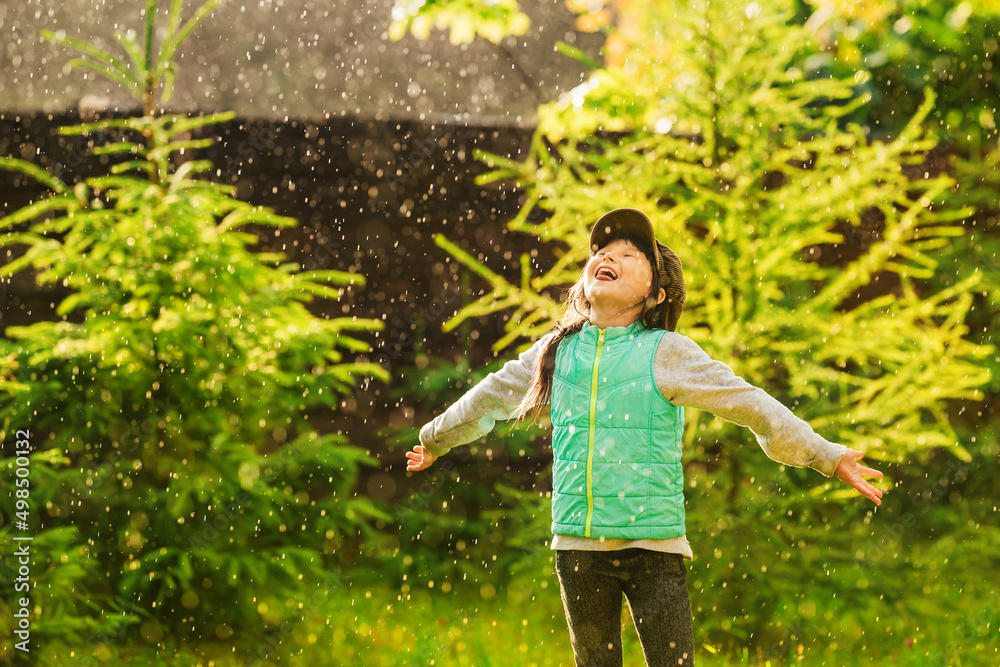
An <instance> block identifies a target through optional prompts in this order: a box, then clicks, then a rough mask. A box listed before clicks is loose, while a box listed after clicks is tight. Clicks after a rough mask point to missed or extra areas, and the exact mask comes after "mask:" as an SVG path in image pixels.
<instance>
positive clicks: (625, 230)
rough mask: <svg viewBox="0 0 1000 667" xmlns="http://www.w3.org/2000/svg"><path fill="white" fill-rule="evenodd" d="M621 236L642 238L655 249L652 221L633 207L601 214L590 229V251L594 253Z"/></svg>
mask: <svg viewBox="0 0 1000 667" xmlns="http://www.w3.org/2000/svg"><path fill="white" fill-rule="evenodd" d="M623 236H631V237H633V238H636V239H639V240H642V241H644V242H645V243H646V245H647V246H648V247H649V248H650V249H653V250H655V249H656V235H655V234H654V233H653V223H652V222H650V221H649V218H647V217H646V214H645V213H643V212H642V211H640V210H638V209H635V208H616V209H615V210H613V211H609V212H608V213H605V214H604V215H602V216H601V219H600V220H598V221H597V224H595V225H594V228H593V229H591V230H590V252H591V253H595V252H597V251H598V250H600V249H601V248H603V247H604V246H606V245H607V244H608V243H610V242H611V241H614V240H615V239H619V238H622V237H623Z"/></svg>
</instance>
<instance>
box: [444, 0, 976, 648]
mask: <svg viewBox="0 0 1000 667" xmlns="http://www.w3.org/2000/svg"><path fill="white" fill-rule="evenodd" d="M617 5H619V7H620V8H621V7H626V8H628V13H627V14H626V13H623V14H621V15H619V17H618V23H617V25H618V26H619V28H618V31H617V32H616V31H615V30H611V32H612V34H613V35H615V36H616V39H614V40H611V39H610V38H609V45H610V46H609V49H608V51H607V52H606V62H605V63H604V65H603V66H598V67H597V68H595V70H594V71H593V72H592V74H591V77H590V78H589V80H588V81H587V82H586V83H585V84H583V85H581V86H580V87H579V88H577V89H576V90H573V91H572V92H571V93H569V94H568V95H566V96H565V98H564V99H562V100H560V101H559V102H557V103H553V104H549V105H545V106H543V107H542V108H540V109H539V128H538V131H537V132H536V134H535V137H534V139H533V143H532V147H531V152H530V155H529V156H528V159H527V160H525V161H524V162H520V163H519V162H513V161H510V160H506V159H504V158H502V157H500V156H495V155H484V156H482V157H483V159H485V160H487V162H488V163H489V164H491V165H492V166H494V167H495V168H496V169H495V171H494V172H493V173H491V174H488V175H486V176H485V177H484V178H483V179H482V180H483V182H488V181H491V180H502V179H512V180H513V181H514V182H515V183H516V184H517V186H518V187H520V188H522V189H523V191H524V193H525V196H526V203H525V205H524V207H523V209H522V210H521V213H520V215H519V216H518V217H517V218H516V219H515V220H514V221H512V223H511V224H510V230H511V231H514V232H521V233H528V234H533V235H537V237H538V238H539V239H540V240H541V241H543V242H546V243H548V244H549V245H550V247H551V248H552V249H553V252H554V253H555V254H556V255H557V261H556V262H555V264H554V266H553V267H552V268H551V269H549V270H547V271H546V272H544V273H542V274H541V275H535V271H534V270H533V267H532V260H531V259H530V257H528V256H524V257H522V258H521V280H520V281H519V282H517V283H511V282H509V281H508V280H506V279H505V278H504V277H503V276H502V275H500V274H499V273H497V272H495V271H493V270H491V269H490V268H488V266H487V264H489V263H490V262H489V261H487V262H485V263H482V262H479V261H476V260H475V258H473V257H471V256H470V255H468V254H467V253H464V252H462V251H461V249H459V248H458V247H457V246H456V245H455V244H453V243H451V242H450V241H448V240H447V239H444V238H440V237H439V238H438V243H439V245H441V246H442V247H443V248H445V249H447V250H448V251H449V252H450V253H451V254H453V256H455V257H456V258H457V259H458V260H459V261H461V262H463V263H464V264H466V265H467V266H468V267H469V268H470V269H471V270H472V271H474V272H476V273H477V274H479V275H480V276H482V277H483V278H485V279H486V280H487V281H488V283H489V289H488V290H487V292H486V293H485V294H484V295H483V296H482V298H480V299H479V300H478V301H477V302H475V303H473V304H470V305H469V306H468V307H466V308H464V309H463V310H462V311H460V312H459V313H458V315H457V317H456V319H455V320H454V321H453V323H454V322H459V321H462V320H464V319H466V318H472V317H478V316H482V315H484V314H488V313H495V312H497V311H506V312H507V314H508V315H509V318H508V320H507V321H508V322H509V325H508V329H507V330H508V336H507V337H506V338H505V339H504V340H502V341H500V342H499V343H498V344H497V347H498V348H500V347H502V346H505V345H508V344H510V343H513V342H515V341H517V340H520V339H522V338H528V339H535V338H537V337H539V336H541V335H542V334H544V333H546V332H547V331H549V329H550V327H551V324H552V322H553V320H554V319H555V316H556V314H557V311H558V307H559V301H560V295H559V288H560V287H563V286H566V285H568V284H571V283H573V282H575V280H576V278H577V277H578V276H579V270H580V266H581V265H582V263H583V261H584V260H585V259H586V256H587V245H588V244H587V234H588V231H589V227H590V226H591V225H592V224H593V222H594V221H595V220H596V219H597V218H598V217H599V216H600V215H601V214H602V213H604V212H606V211H607V210H610V209H612V208H615V207H618V206H634V207H637V208H640V209H642V210H644V211H646V212H647V213H648V214H649V215H650V217H651V218H652V220H653V223H654V225H655V227H656V229H657V235H658V237H659V238H660V239H662V240H664V241H665V242H666V243H668V245H670V246H671V247H673V248H674V250H676V251H677V253H678V254H679V255H680V257H681V259H682V260H683V262H684V268H685V276H686V278H687V283H688V301H687V303H686V307H685V311H684V315H683V316H682V318H681V321H680V328H679V331H680V332H681V333H684V334H686V335H688V336H690V337H691V338H693V339H694V340H696V341H697V342H698V343H699V344H700V345H701V346H702V347H703V348H704V349H705V350H706V351H707V352H708V353H709V354H710V355H711V356H713V357H714V358H716V359H719V360H722V361H724V362H725V363H727V364H729V365H730V366H731V367H732V368H733V370H734V371H735V372H736V373H737V374H738V375H741V376H743V377H745V378H747V379H748V380H749V381H751V382H752V383H754V384H756V385H758V386H761V387H763V388H764V389H766V390H767V391H768V392H769V393H771V394H772V395H774V396H776V397H777V398H779V400H781V401H782V402H783V403H785V404H786V405H787V406H789V407H790V408H792V409H793V410H794V411H795V412H796V414H797V415H799V416H800V417H802V418H803V419H805V420H807V421H808V422H809V423H810V424H811V425H812V426H813V427H814V428H815V429H816V430H817V431H818V432H819V433H820V434H822V435H824V436H825V437H827V438H828V439H830V440H833V441H836V442H841V443H843V444H845V445H848V446H850V447H853V448H856V449H861V450H864V451H866V452H867V453H868V456H869V457H870V458H873V459H875V460H881V461H883V462H898V463H900V464H903V466H904V468H903V469H902V470H905V466H907V465H911V464H914V463H916V464H920V463H927V462H929V461H931V460H933V459H934V458H935V457H938V455H939V453H940V452H950V455H951V456H952V457H954V458H952V461H954V462H957V465H958V466H959V468H960V469H965V466H967V465H968V463H969V462H970V461H971V460H972V457H973V453H972V452H970V443H972V442H975V440H976V438H975V437H973V438H972V439H971V440H969V439H968V436H965V435H963V434H961V433H959V432H957V431H956V428H955V425H954V423H953V415H954V414H955V413H956V410H955V406H956V405H963V404H964V405H966V406H972V407H975V406H976V405H977V402H978V401H981V400H982V399H983V397H984V394H983V391H982V390H983V387H984V386H986V385H987V383H988V381H989V379H990V376H991V373H990V367H989V364H991V363H993V361H994V357H995V354H994V350H993V347H992V346H991V345H989V344H981V343H977V342H975V341H974V340H973V339H972V337H971V336H970V332H969V329H968V325H967V324H966V322H967V319H968V317H969V314H970V311H971V309H972V308H973V307H974V305H975V303H976V298H977V295H979V294H981V293H982V292H981V291H982V290H983V289H984V283H983V272H982V271H981V270H980V269H979V267H977V266H975V265H973V264H968V263H964V264H963V263H959V262H953V261H952V260H953V258H954V257H955V255H954V251H955V249H956V248H960V247H962V245H963V244H966V243H967V242H968V239H969V237H970V235H971V234H970V232H968V231H967V230H966V228H965V227H963V225H962V224H961V223H962V221H963V220H965V219H966V218H967V217H968V216H969V215H970V214H971V213H972V209H971V208H968V207H959V206H956V205H955V204H954V203H953V201H954V200H952V199H950V198H949V193H951V192H952V191H953V189H954V188H955V187H956V182H955V180H954V179H953V178H952V177H950V176H949V175H947V174H946V173H939V172H938V171H937V170H932V169H929V168H928V167H927V164H926V156H927V154H928V152H929V151H931V150H932V149H934V147H935V145H936V142H935V140H934V138H933V137H932V136H930V135H929V134H928V132H927V131H926V129H925V119H926V117H927V114H928V113H929V112H930V110H931V109H932V105H933V95H932V94H931V93H930V91H928V93H927V95H926V99H925V101H924V103H923V105H922V106H921V107H920V109H919V111H918V112H917V113H916V114H915V115H914V116H913V117H912V118H911V119H910V120H909V122H908V123H907V124H906V125H905V127H903V129H902V130H901V131H900V132H899V133H898V134H897V135H896V136H894V137H891V138H888V139H873V138H871V137H869V136H867V134H866V132H865V130H864V129H863V128H862V127H860V126H858V125H856V124H853V123H852V122H851V118H852V117H853V114H854V113H855V112H856V110H857V109H858V108H859V107H860V106H861V105H863V104H865V103H866V101H867V99H866V97H865V96H859V94H858V91H857V85H858V80H856V79H855V78H854V77H851V78H847V79H844V78H837V77H835V76H832V75H831V74H830V73H829V72H828V71H826V70H824V69H822V68H820V67H819V64H820V63H822V62H823V59H822V58H817V57H816V56H817V55H818V54H819V50H818V47H817V46H816V44H815V42H814V40H813V36H812V34H811V33H810V32H809V30H808V29H807V28H804V27H802V26H797V25H795V24H794V23H793V22H792V21H791V16H790V14H789V13H788V11H787V10H785V9H783V5H782V3H778V2H768V1H762V2H754V3H750V4H746V3H736V2H693V3H692V2H683V3H681V2H676V3H674V2H669V1H664V2H656V3H639V2H620V3H617ZM609 29H610V28H609ZM611 46H613V47H614V48H613V49H612V48H610V47H611ZM942 272H945V273H946V275H942ZM688 419H689V423H688V428H687V430H686V439H687V441H686V443H685V445H686V464H687V465H686V470H687V475H688V482H689V484H690V487H691V488H690V489H689V492H688V496H689V501H690V503H691V505H692V506H693V508H694V509H693V511H691V512H689V526H688V528H689V532H690V534H691V536H692V537H691V539H692V542H693V543H694V545H695V550H696V552H700V553H703V554H705V556H706V557H707V558H708V562H707V563H705V564H703V565H701V566H700V568H699V572H700V574H699V576H698V578H697V579H696V580H695V581H693V582H692V584H691V585H692V590H693V594H694V595H693V597H694V601H695V604H696V608H695V611H696V615H697V616H698V619H699V625H700V627H701V628H702V629H703V630H704V631H705V632H706V633H707V635H708V637H710V638H711V641H713V642H717V643H718V645H720V646H734V647H735V646H746V645H747V644H754V645H756V646H757V647H762V650H763V652H764V653H765V654H767V656H768V657H769V658H774V657H780V655H783V654H784V653H786V652H788V651H790V650H791V646H792V644H793V643H794V642H797V641H807V643H808V642H815V641H817V638H823V637H828V636H830V635H848V636H849V635H851V634H852V633H854V632H856V631H857V628H858V627H861V626H863V625H864V623H863V622H862V620H861V619H862V618H864V613H865V612H864V609H865V606H866V605H868V604H869V603H870V602H869V595H868V593H866V592H864V591H865V589H866V588H867V586H868V577H869V576H871V575H872V572H871V571H870V569H869V568H870V567H872V563H873V562H875V563H877V564H878V566H879V567H897V568H898V567H900V566H905V567H908V568H915V569H919V567H920V566H919V565H917V564H915V563H914V562H912V561H911V560H910V558H909V557H908V556H906V555H903V556H900V554H899V552H898V551H895V552H894V553H889V554H886V553H885V552H884V550H882V549H873V548H872V546H873V544H875V543H876V542H877V541H878V540H877V539H876V538H874V537H872V536H871V534H870V533H867V532H866V528H865V526H866V525H867V524H868V520H869V519H870V517H869V518H868V519H866V520H865V524H864V525H861V524H860V523H852V521H851V518H852V517H858V512H859V510H860V511H864V510H863V509H861V508H860V506H859V505H858V504H857V502H856V496H855V494H854V492H853V491H852V490H847V489H842V488H837V489H835V490H833V491H830V490H829V487H826V488H824V487H818V486H817V481H819V480H818V478H816V476H815V474H814V473H801V472H798V471H788V472H787V473H786V474H782V473H781V472H779V470H777V469H776V467H775V465H774V464H773V462H770V461H768V460H766V458H765V457H764V456H762V455H761V452H760V451H759V449H758V448H757V447H756V446H755V445H753V444H752V443H753V439H752V436H750V434H749V433H747V432H746V431H745V430H742V429H738V428H737V427H735V426H733V425H732V424H728V423H726V422H723V421H722V420H718V419H713V418H711V416H710V415H705V414H699V413H698V412H697V411H689V416H688ZM980 446H981V444H980V445H976V447H977V448H978V447H980ZM977 453H978V449H977ZM949 470H952V469H951V468H949ZM952 472H954V470H952ZM904 474H905V473H904ZM942 479H943V480H947V482H946V483H953V481H954V478H953V476H952V475H951V473H948V474H947V475H946V476H945V477H943V478H942ZM889 497H890V498H891V497H892V494H891V493H890V494H889ZM838 499H839V500H845V499H851V500H852V504H850V505H842V504H841V503H839V502H837V500H838ZM911 518H912V516H911ZM976 525H977V526H978V524H976ZM831 528H833V529H834V530H832V531H831ZM844 531H847V532H846V534H845V533H844ZM882 537H883V538H884V537H885V536H884V535H883V536H882ZM896 538H898V536H894V538H893V539H896ZM853 539H856V540H858V541H859V543H860V544H861V545H862V546H861V547H860V548H857V549H853V548H852V547H851V546H850V544H851V542H852V540H853ZM879 539H881V538H879ZM882 541H886V540H884V539H883V540H882ZM803 546H805V547H806V548H805V549H803V551H801V552H798V551H797V549H798V547H803ZM866 549H867V553H866ZM748 552H749V553H751V554H752V558H744V556H745V555H746V554H747V553H748ZM897 559H898V560H897ZM859 562H863V565H859ZM765 571H766V572H767V573H768V574H767V575H763V574H762V572H765ZM824 571H825V572H826V573H827V574H829V573H831V572H837V573H838V574H837V577H838V579H839V580H840V581H839V582H833V581H831V580H830V579H824V578H823V576H822V575H823V572H824ZM803 572H808V573H810V575H813V576H815V577H817V578H818V580H810V581H809V582H808V583H806V584H799V583H797V582H801V581H802V576H803ZM845 578H846V581H848V582H855V583H858V585H856V586H855V585H851V584H850V583H848V584H846V585H845V583H844V580H845ZM861 582H863V585H861ZM897 583H898V586H897V585H896V584H897ZM803 585H804V586H808V588H809V590H810V592H809V595H808V597H810V598H815V597H817V596H818V597H820V598H822V599H824V600H829V599H831V598H829V596H824V595H823V591H827V592H829V593H831V594H833V595H834V596H836V599H835V601H833V602H832V603H831V604H832V607H830V608H829V610H828V611H827V612H826V613H827V614H833V616H834V617H836V619H837V620H836V621H835V622H830V617H828V616H824V617H823V619H817V622H819V623H821V625H820V626H819V627H817V628H812V636H811V638H810V639H808V640H806V639H804V636H805V634H806V628H804V627H803V626H802V622H801V619H800V618H799V605H800V602H802V601H803V600H804V598H805V597H807V596H805V595H804V594H803V591H802V586H803ZM827 589H828V590H827ZM884 595H885V598H886V602H887V603H890V604H894V603H895V601H897V600H899V601H900V602H899V603H900V604H902V602H901V601H902V600H903V599H905V596H906V588H905V584H903V583H902V581H897V582H896V583H893V584H891V585H886V586H885V593H884ZM812 613H816V612H815V607H813V611H812ZM751 637H752V638H753V639H752V640H751V639H750V638H751Z"/></svg>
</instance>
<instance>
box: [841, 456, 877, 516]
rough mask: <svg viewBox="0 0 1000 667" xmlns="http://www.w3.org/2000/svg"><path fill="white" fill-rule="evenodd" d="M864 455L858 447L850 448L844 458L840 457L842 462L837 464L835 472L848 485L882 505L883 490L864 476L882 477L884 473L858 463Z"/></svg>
mask: <svg viewBox="0 0 1000 667" xmlns="http://www.w3.org/2000/svg"><path fill="white" fill-rule="evenodd" d="M862 456H864V452H859V451H858V450H856V449H848V450H847V453H846V454H844V458H842V459H840V464H839V465H838V466H837V472H836V473H835V474H836V475H837V479H839V480H840V481H841V482H843V483H844V484H847V485H848V486H853V487H854V488H855V489H857V490H858V493H860V494H861V495H863V496H864V497H865V498H867V499H868V500H870V501H872V502H873V503H875V504H876V505H881V504H882V491H881V490H879V489H877V488H875V487H874V486H872V485H871V484H870V483H869V482H868V481H867V480H866V479H864V478H865V477H875V478H877V479H881V478H882V473H880V472H879V471H878V470H873V469H871V468H868V467H865V466H863V465H861V464H860V463H858V461H860V460H861V457H862Z"/></svg>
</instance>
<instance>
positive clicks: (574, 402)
mask: <svg viewBox="0 0 1000 667" xmlns="http://www.w3.org/2000/svg"><path fill="white" fill-rule="evenodd" d="M666 333H667V332H665V331H663V330H646V329H643V328H642V325H641V324H639V323H635V324H632V325H630V326H628V327H608V328H607V329H598V328H597V327H595V326H592V325H591V324H589V323H587V324H585V325H584V328H583V330H581V331H580V332H579V333H578V334H574V335H572V336H569V337H567V338H565V339H563V340H562V341H561V342H560V343H559V349H558V351H557V352H556V364H555V371H554V374H553V379H552V404H551V414H552V426H553V430H552V453H553V459H554V460H553V466H552V532H553V533H554V534H559V535H579V536H583V537H595V538H599V537H607V538H612V537H623V538H630V539H662V538H668V537H677V536H679V535H683V534H684V532H685V531H684V479H683V469H682V466H681V434H682V432H683V429H684V408H683V407H682V406H676V405H674V404H672V403H671V402H670V401H668V400H667V399H665V398H664V397H663V394H661V393H660V391H659V389H657V387H656V383H655V382H654V380H653V355H654V353H655V352H656V348H657V345H658V344H659V342H660V338H661V337H662V336H663V335H664V334H666Z"/></svg>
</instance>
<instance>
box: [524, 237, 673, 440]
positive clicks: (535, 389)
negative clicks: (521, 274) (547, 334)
mask: <svg viewBox="0 0 1000 667" xmlns="http://www.w3.org/2000/svg"><path fill="white" fill-rule="evenodd" d="M621 238H623V239H625V240H626V241H628V242H629V243H631V244H632V245H633V246H635V247H636V248H638V249H639V251H640V252H642V254H643V255H645V257H646V259H647V260H648V261H649V266H650V269H651V270H652V272H653V280H652V284H651V285H650V290H649V294H647V295H646V298H645V300H644V301H643V302H642V309H641V310H640V311H639V321H640V322H641V323H642V326H643V328H644V329H662V328H664V326H663V323H664V322H666V320H667V318H666V314H667V312H668V309H669V308H670V300H669V299H664V300H663V301H662V302H661V303H656V299H657V296H658V295H659V293H660V284H661V280H660V278H661V276H659V275H658V272H657V270H656V262H655V261H654V260H653V256H652V255H651V253H653V252H657V251H656V250H654V249H652V248H647V247H645V244H643V243H641V242H640V241H638V240H637V239H633V238H631V237H629V236H623V237H621ZM591 257H593V255H591ZM588 261H589V260H588ZM586 277H587V268H586V267H584V269H583V271H582V272H581V274H580V279H579V280H577V281H576V283H575V284H574V285H573V287H571V288H570V289H569V292H567V294H566V306H567V307H566V312H565V313H563V315H562V317H560V318H559V322H558V323H557V324H556V325H555V327H553V328H554V329H555V334H554V335H553V336H552V337H551V338H549V340H548V341H547V342H546V344H545V347H544V348H542V352H541V354H539V355H538V358H537V359H536V360H535V369H534V373H533V375H532V377H531V384H529V385H528V391H527V392H526V393H525V394H524V398H522V399H521V403H520V404H519V405H518V406H517V409H515V410H514V414H515V415H516V416H517V419H518V420H521V419H523V418H524V417H526V416H529V415H530V417H531V421H532V422H535V421H537V420H538V418H539V417H540V416H541V415H542V413H543V412H544V410H545V405H546V404H547V403H549V401H551V400H552V374H553V372H554V371H555V368H556V352H557V351H558V349H559V343H560V342H561V341H562V339H564V338H566V337H567V336H572V335H573V334H575V333H579V332H580V330H581V329H583V325H584V324H586V323H587V322H589V321H590V302H589V301H587V297H586V295H585V294H584V291H583V284H584V280H585V279H586Z"/></svg>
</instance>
